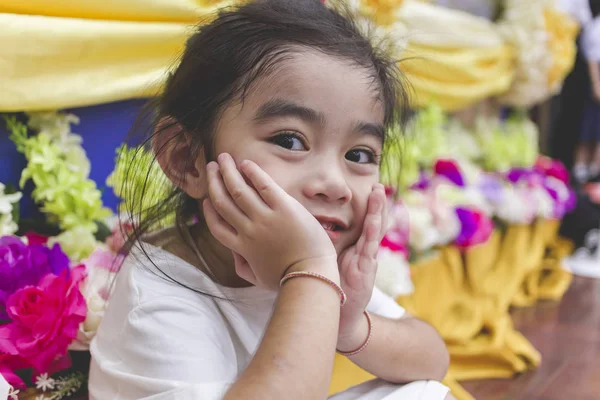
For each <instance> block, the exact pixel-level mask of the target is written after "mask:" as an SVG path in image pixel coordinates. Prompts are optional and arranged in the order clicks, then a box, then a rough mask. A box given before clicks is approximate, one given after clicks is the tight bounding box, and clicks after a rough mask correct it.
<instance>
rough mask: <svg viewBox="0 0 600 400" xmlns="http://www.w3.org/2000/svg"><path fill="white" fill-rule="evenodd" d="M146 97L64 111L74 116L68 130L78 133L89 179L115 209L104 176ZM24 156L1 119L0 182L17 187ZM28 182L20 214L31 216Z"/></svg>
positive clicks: (114, 197) (32, 209) (116, 202)
mask: <svg viewBox="0 0 600 400" xmlns="http://www.w3.org/2000/svg"><path fill="white" fill-rule="evenodd" d="M145 102H146V100H128V101H120V102H115V103H108V104H101V105H97V106H91V107H82V108H74V109H69V110H65V111H66V112H69V113H73V114H75V115H77V116H78V117H79V119H80V122H79V125H71V131H72V132H74V133H77V134H79V135H81V137H82V138H83V147H84V149H85V151H86V153H87V156H88V158H89V159H90V163H91V173H90V178H91V179H93V180H94V181H95V182H96V184H97V185H98V188H100V189H101V190H102V201H103V202H104V205H105V206H107V207H110V208H112V209H113V210H115V209H116V206H117V204H118V199H117V197H116V196H115V195H114V193H113V191H112V189H111V188H108V187H106V178H107V177H108V175H109V174H110V173H111V172H112V170H113V169H114V166H115V150H116V149H117V148H118V147H119V146H120V145H121V143H123V142H124V141H125V139H126V138H127V135H128V133H129V130H130V128H131V126H132V125H133V123H134V121H135V119H136V118H137V116H138V114H139V112H140V111H141V108H142V106H143V105H144V104H145ZM23 168H25V158H24V157H23V155H22V154H20V153H18V152H17V151H16V149H15V146H14V144H13V143H12V142H11V141H10V140H9V139H8V132H7V131H6V125H5V123H4V120H0V182H2V183H4V184H12V185H13V186H15V187H16V186H18V184H19V178H20V176H21V171H22V170H23ZM31 186H32V185H31V183H30V184H29V185H27V186H26V188H25V191H24V198H23V200H21V204H20V206H21V207H20V211H21V216H22V217H26V218H33V217H36V216H38V215H39V212H38V211H37V207H35V205H34V204H33V201H32V200H31V196H30V193H31V189H32V187H31Z"/></svg>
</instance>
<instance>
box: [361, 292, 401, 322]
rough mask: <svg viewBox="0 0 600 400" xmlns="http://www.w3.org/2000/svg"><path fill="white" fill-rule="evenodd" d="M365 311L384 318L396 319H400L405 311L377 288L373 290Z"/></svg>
mask: <svg viewBox="0 0 600 400" xmlns="http://www.w3.org/2000/svg"><path fill="white" fill-rule="evenodd" d="M367 311H369V312H370V313H373V314H376V315H379V316H381V317H384V318H390V319H398V318H402V317H403V316H404V314H405V313H406V311H405V310H404V308H402V307H401V306H400V305H398V303H396V302H395V301H394V299H392V298H391V297H390V296H388V295H387V294H385V293H383V292H382V291H381V290H379V289H377V287H375V288H373V294H372V295H371V301H369V304H368V305H367Z"/></svg>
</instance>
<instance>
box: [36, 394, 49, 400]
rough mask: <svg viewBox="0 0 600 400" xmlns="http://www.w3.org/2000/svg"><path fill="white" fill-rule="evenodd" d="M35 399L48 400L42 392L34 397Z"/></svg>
mask: <svg viewBox="0 0 600 400" xmlns="http://www.w3.org/2000/svg"><path fill="white" fill-rule="evenodd" d="M35 400H48V397H46V396H44V395H43V394H40V395H39V396H37V397H36V398H35Z"/></svg>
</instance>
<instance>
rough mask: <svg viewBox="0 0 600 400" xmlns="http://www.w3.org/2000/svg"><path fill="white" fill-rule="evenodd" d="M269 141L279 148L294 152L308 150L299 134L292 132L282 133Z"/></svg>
mask: <svg viewBox="0 0 600 400" xmlns="http://www.w3.org/2000/svg"><path fill="white" fill-rule="evenodd" d="M269 141H270V142H271V143H273V144H275V145H277V146H279V147H283V148H284V149H288V150H292V151H302V150H306V146H305V145H304V141H303V140H302V138H300V136H299V135H298V134H295V133H292V132H285V133H280V134H279V135H276V136H273V137H272V138H270V139H269Z"/></svg>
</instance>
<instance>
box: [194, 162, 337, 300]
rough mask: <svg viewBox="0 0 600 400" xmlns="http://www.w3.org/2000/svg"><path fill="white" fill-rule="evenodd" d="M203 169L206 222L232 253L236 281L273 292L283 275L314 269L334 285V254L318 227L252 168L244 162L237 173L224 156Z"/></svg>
mask: <svg viewBox="0 0 600 400" xmlns="http://www.w3.org/2000/svg"><path fill="white" fill-rule="evenodd" d="M206 169H207V174H208V192H209V198H208V199H206V200H204V203H203V208H204V216H205V218H206V223H207V225H208V227H209V229H210V231H211V233H212V235H213V236H214V237H215V238H216V239H217V240H218V241H219V242H221V243H222V244H223V245H224V246H226V247H228V248H230V249H231V250H232V251H233V254H234V260H235V266H236V272H237V274H238V275H239V276H240V277H242V278H244V279H246V280H248V281H249V282H251V283H253V284H255V285H258V286H262V287H267V288H270V289H278V288H279V281H280V279H281V278H282V276H283V274H284V273H285V272H286V271H288V270H294V271H297V270H307V269H311V267H312V266H316V267H317V268H320V270H319V269H313V271H314V272H320V273H323V274H325V275H326V276H327V277H329V278H330V279H332V280H333V281H336V282H338V281H339V273H338V271H337V262H336V261H337V260H336V258H337V256H336V251H335V248H334V247H333V244H332V243H331V240H330V239H329V237H328V236H327V233H326V232H325V230H324V229H323V227H322V226H321V224H319V222H318V221H317V220H316V219H315V217H313V216H312V215H311V214H310V213H309V212H308V210H306V208H304V206H302V205H301V204H300V203H299V202H298V201H296V200H295V199H294V198H293V197H291V196H290V195H288V194H287V193H286V192H285V191H284V190H283V189H281V187H279V186H278V185H277V184H276V183H275V181H273V179H271V177H270V176H269V175H267V173H265V172H264V171H263V170H262V169H261V168H260V167H259V166H258V165H257V164H255V163H253V162H251V161H243V162H242V163H241V164H240V167H239V170H238V168H237V167H236V165H235V162H234V160H233V158H232V157H231V156H230V155H229V154H226V153H224V154H221V155H220V156H219V157H218V164H217V163H215V162H211V163H209V164H208V165H207V167H206ZM240 171H241V172H242V173H243V175H244V176H242V174H241V173H240ZM244 177H246V178H247V179H248V182H249V183H248V182H246V180H245V179H244ZM323 265H325V266H326V270H325V271H324V270H323V268H322V267H323Z"/></svg>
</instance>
